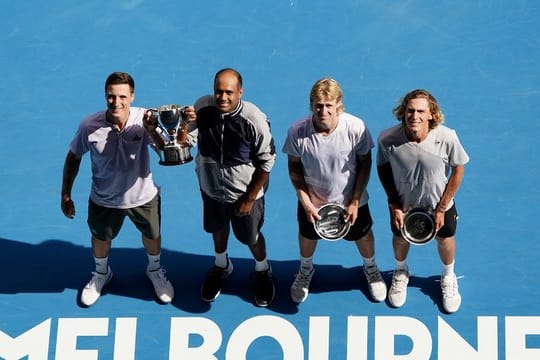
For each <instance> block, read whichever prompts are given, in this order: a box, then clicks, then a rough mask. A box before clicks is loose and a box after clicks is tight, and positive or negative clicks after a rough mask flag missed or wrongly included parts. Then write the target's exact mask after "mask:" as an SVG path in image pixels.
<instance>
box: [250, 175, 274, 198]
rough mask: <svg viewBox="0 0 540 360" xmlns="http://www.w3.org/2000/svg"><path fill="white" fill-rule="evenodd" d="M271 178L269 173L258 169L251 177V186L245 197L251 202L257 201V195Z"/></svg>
mask: <svg viewBox="0 0 540 360" xmlns="http://www.w3.org/2000/svg"><path fill="white" fill-rule="evenodd" d="M269 177H270V173H269V172H267V171H263V170H261V169H256V170H255V172H254V173H253V176H252V177H251V181H250V183H249V185H248V186H247V189H246V193H245V196H247V198H248V199H249V200H250V201H255V200H256V199H257V195H258V194H259V192H260V191H261V189H262V188H263V187H264V185H265V184H266V182H267V181H268V178H269Z"/></svg>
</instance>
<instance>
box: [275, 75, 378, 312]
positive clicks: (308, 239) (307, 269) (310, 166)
mask: <svg viewBox="0 0 540 360" xmlns="http://www.w3.org/2000/svg"><path fill="white" fill-rule="evenodd" d="M310 110H311V114H310V115H309V116H306V117H305V118H303V119H301V120H299V121H297V122H295V123H294V124H293V125H292V126H291V127H290V128H289V131H288V133H287V139H286V140H285V144H284V145H283V152H284V153H286V154H287V155H288V166H289V177H290V179H291V182H292V184H293V186H294V188H295V189H296V193H297V196H298V205H297V216H298V226H299V236H298V237H299V245H300V269H299V270H298V273H297V275H296V278H295V280H294V282H293V284H292V286H291V290H290V295H291V299H292V301H293V302H295V303H297V304H299V303H301V302H303V301H305V300H306V298H307V296H308V294H309V285H310V282H311V279H312V277H313V274H314V271H315V269H314V266H313V255H314V253H315V249H316V246H317V241H318V240H319V239H321V238H325V237H324V236H322V235H321V232H322V233H324V230H323V231H320V230H321V229H318V225H319V224H318V222H321V223H323V224H324V225H325V226H326V225H327V224H328V222H329V220H326V219H324V218H322V216H321V214H322V212H321V210H323V209H325V208H326V206H327V205H328V204H332V205H336V209H339V208H342V209H343V213H344V222H345V223H349V224H350V228H349V229H348V231H347V232H346V233H345V234H342V235H340V237H343V238H344V239H345V240H350V241H354V242H355V243H356V246H357V248H358V250H359V252H360V254H361V256H362V258H363V263H364V267H363V269H364V274H365V276H366V278H367V281H368V287H369V292H370V294H371V297H372V298H373V299H374V300H375V301H383V300H384V299H385V298H386V285H385V283H384V280H383V279H382V277H381V274H380V272H379V270H378V268H377V265H376V262H375V245H374V243H375V241H374V236H373V232H372V230H371V227H372V224H373V221H372V218H371V215H370V212H369V207H368V194H367V191H366V187H367V183H368V180H369V176H370V171H371V149H372V148H373V140H372V138H371V135H370V133H369V131H368V129H367V127H366V126H365V124H364V122H363V121H362V120H361V119H359V118H357V117H355V116H353V115H351V114H348V113H345V112H344V111H343V93H342V90H341V88H340V86H339V84H338V83H337V82H336V81H335V80H334V79H331V78H323V79H320V80H318V81H317V82H316V83H315V84H314V85H313V87H312V89H311V93H310ZM336 212H337V210H336V211H334V212H331V213H330V214H331V217H332V218H338V216H337V215H336ZM330 221H333V219H331V220H330ZM317 230H319V231H317ZM338 230H339V229H338ZM338 230H336V231H337V232H338V233H339V231H338ZM323 235H324V234H323ZM329 237H330V238H332V236H331V234H330V236H329Z"/></svg>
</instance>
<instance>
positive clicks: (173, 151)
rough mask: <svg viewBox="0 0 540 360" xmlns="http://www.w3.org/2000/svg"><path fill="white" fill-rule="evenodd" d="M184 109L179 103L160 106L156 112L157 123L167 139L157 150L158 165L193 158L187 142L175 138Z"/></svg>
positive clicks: (174, 163) (177, 163)
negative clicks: (180, 142) (182, 142)
mask: <svg viewBox="0 0 540 360" xmlns="http://www.w3.org/2000/svg"><path fill="white" fill-rule="evenodd" d="M183 111H184V109H183V108H182V107H181V106H180V105H174V104H172V105H163V106H160V107H159V108H158V109H157V110H156V111H155V113H157V118H158V125H159V127H160V128H161V130H162V131H163V132H164V134H165V135H167V139H168V141H167V142H166V143H165V145H164V146H163V148H162V149H160V151H159V157H160V161H159V163H160V165H165V166H169V165H180V164H185V163H187V162H190V161H191V160H193V157H192V156H191V153H190V146H189V144H187V143H186V144H179V143H178V141H177V140H176V136H177V133H178V128H179V127H180V124H181V122H182V113H183Z"/></svg>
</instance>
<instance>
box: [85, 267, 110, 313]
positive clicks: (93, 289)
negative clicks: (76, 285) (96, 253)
mask: <svg viewBox="0 0 540 360" xmlns="http://www.w3.org/2000/svg"><path fill="white" fill-rule="evenodd" d="M112 276H113V273H112V271H111V268H110V267H109V266H107V273H106V274H100V273H98V272H95V271H94V272H92V278H91V279H90V281H89V282H88V284H86V285H85V286H84V289H82V292H81V303H83V304H84V305H86V306H92V305H94V304H95V303H96V301H98V299H99V297H100V296H101V290H102V289H103V287H104V286H105V285H106V284H107V283H108V282H109V281H111V278H112Z"/></svg>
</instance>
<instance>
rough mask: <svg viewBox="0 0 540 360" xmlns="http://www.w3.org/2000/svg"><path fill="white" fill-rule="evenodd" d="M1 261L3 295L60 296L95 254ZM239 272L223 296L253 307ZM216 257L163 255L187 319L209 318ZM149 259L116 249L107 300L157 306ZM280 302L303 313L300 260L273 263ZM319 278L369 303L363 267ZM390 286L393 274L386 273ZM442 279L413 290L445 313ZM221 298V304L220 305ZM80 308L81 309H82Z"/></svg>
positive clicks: (62, 247)
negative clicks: (296, 285)
mask: <svg viewBox="0 0 540 360" xmlns="http://www.w3.org/2000/svg"><path fill="white" fill-rule="evenodd" d="M0 244H1V246H0V247H1V249H2V251H0V261H1V263H2V264H3V266H4V268H6V269H11V271H13V272H16V274H17V276H7V277H5V278H4V279H3V280H2V282H0V293H2V294H18V293H55V292H62V291H64V290H66V289H74V290H77V291H78V294H77V299H73V301H77V302H78V298H79V296H78V295H79V294H80V290H81V288H82V287H83V286H84V284H85V283H86V282H87V281H88V280H89V279H90V273H91V271H92V270H93V261H92V257H91V253H92V252H91V249H90V248H89V247H84V246H79V245H74V244H73V243H70V242H67V241H63V240H46V241H44V242H42V243H40V244H37V245H34V244H27V243H24V242H20V241H14V240H9V239H0ZM231 259H232V261H233V264H234V268H235V269H234V272H233V273H232V274H231V276H230V277H229V278H227V279H226V280H224V282H223V286H222V295H221V296H224V295H226V296H236V297H239V298H240V299H242V300H243V301H245V302H246V303H250V304H253V302H254V293H253V286H254V281H255V276H254V272H253V270H254V269H253V266H254V264H253V260H252V259H247V258H235V257H232V258H231ZM213 260H214V258H213V256H207V255H198V254H189V253H183V252H178V251H170V250H167V249H163V251H162V263H163V264H164V266H165V267H166V269H167V276H168V278H169V279H170V281H171V282H172V283H173V285H174V287H175V299H174V301H173V306H175V307H177V308H178V309H180V310H183V311H186V312H188V313H204V312H207V311H208V310H209V309H210V308H211V306H212V303H205V302H204V301H202V300H201V299H200V286H201V283H202V281H203V279H204V276H205V274H206V272H207V271H208V270H209V268H210V266H211V265H212V264H213ZM146 262H147V259H146V255H145V253H144V250H143V249H142V248H114V247H113V248H112V250H111V254H110V256H109V264H110V266H111V268H112V270H113V273H114V276H113V279H112V280H111V282H110V283H109V284H108V286H107V287H106V288H105V289H104V291H103V295H104V296H107V295H118V296H122V297H131V298H135V299H140V300H143V301H157V300H156V298H155V296H154V292H153V289H152V286H151V284H150V282H149V281H148V279H147V278H146V275H145V269H146ZM271 264H272V270H273V275H274V281H275V286H276V297H275V300H274V302H273V303H272V304H271V306H270V307H269V309H270V310H271V311H275V312H277V313H282V314H294V313H297V312H298V307H297V305H295V304H293V303H292V301H291V300H290V298H289V288H290V286H291V283H292V281H293V280H294V276H295V274H296V272H297V270H298V261H297V260H287V261H276V260H271ZM315 269H316V273H315V274H316V275H315V276H314V278H313V281H312V283H311V287H310V293H312V294H317V293H326V292H335V293H336V295H338V294H339V292H347V291H358V292H359V294H361V295H362V296H364V297H365V298H366V299H370V296H369V291H368V287H367V283H366V280H365V277H364V275H363V271H362V266H355V267H351V268H345V267H343V266H341V265H326V264H324V265H321V264H315ZM382 275H383V277H384V279H385V281H386V283H387V284H388V285H390V281H391V277H392V273H391V272H383V273H382ZM438 280H439V276H431V277H426V278H423V277H417V276H411V280H410V283H409V287H417V288H419V289H420V290H421V291H422V292H423V293H424V294H426V295H428V296H429V297H431V299H432V300H433V302H434V303H435V304H437V305H438V307H439V309H441V305H440V303H441V299H440V283H439V282H438ZM220 300H222V299H220V298H218V299H217V300H216V303H219V302H220ZM78 305H79V306H81V307H82V305H81V304H80V303H78Z"/></svg>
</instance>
